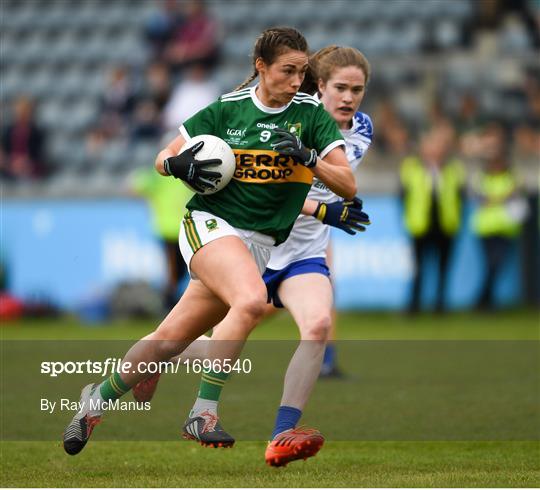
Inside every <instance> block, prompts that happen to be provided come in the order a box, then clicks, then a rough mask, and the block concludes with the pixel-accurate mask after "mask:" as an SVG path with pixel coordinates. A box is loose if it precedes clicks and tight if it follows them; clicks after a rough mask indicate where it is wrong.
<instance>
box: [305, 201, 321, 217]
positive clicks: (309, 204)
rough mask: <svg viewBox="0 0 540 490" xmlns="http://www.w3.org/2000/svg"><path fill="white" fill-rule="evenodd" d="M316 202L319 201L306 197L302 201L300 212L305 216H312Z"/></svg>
mask: <svg viewBox="0 0 540 490" xmlns="http://www.w3.org/2000/svg"><path fill="white" fill-rule="evenodd" d="M318 204H319V201H314V200H313V199H306V200H305V201H304V207H303V208H302V211H301V214H305V215H306V216H313V214H314V213H315V210H316V209H317V205H318Z"/></svg>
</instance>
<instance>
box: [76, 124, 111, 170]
mask: <svg viewBox="0 0 540 490" xmlns="http://www.w3.org/2000/svg"><path fill="white" fill-rule="evenodd" d="M107 141H108V138H107V135H106V134H105V131H104V130H103V129H102V128H101V127H99V126H93V127H91V128H90V129H88V131H87V132H86V134H85V137H84V150H83V151H84V154H83V158H82V160H83V165H82V168H81V170H82V171H83V173H90V172H92V171H94V170H95V169H96V165H97V164H98V162H99V161H100V159H101V158H102V156H103V152H104V151H105V147H106V145H107Z"/></svg>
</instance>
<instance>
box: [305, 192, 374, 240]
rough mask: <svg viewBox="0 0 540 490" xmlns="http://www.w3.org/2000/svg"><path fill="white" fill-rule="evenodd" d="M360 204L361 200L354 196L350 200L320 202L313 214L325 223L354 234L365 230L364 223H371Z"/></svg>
mask: <svg viewBox="0 0 540 490" xmlns="http://www.w3.org/2000/svg"><path fill="white" fill-rule="evenodd" d="M362 205H363V204H362V200H361V199H358V198H356V197H355V198H354V199H353V200H352V201H343V200H340V201H336V202H331V203H324V202H320V203H319V204H318V205H317V209H316V210H315V212H314V213H313V216H314V217H315V218H317V219H318V220H319V221H322V222H323V223H324V224H325V225H329V226H333V227H334V228H339V229H340V230H343V231H344V232H345V233H348V234H349V235H356V232H357V231H366V225H369V224H371V221H369V216H368V215H367V214H366V213H364V212H363V211H362Z"/></svg>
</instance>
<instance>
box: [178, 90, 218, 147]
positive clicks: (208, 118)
mask: <svg viewBox="0 0 540 490" xmlns="http://www.w3.org/2000/svg"><path fill="white" fill-rule="evenodd" d="M220 113H221V102H220V101H219V100H216V101H215V102H212V103H211V104H210V105H209V106H207V107H205V108H204V109H201V110H200V111H199V112H197V114H195V115H194V116H191V117H190V118H189V119H188V120H187V121H185V122H184V124H183V125H182V126H181V127H180V133H181V134H182V136H184V138H186V139H189V138H193V137H194V136H198V135H200V134H214V135H217V131H218V128H219V126H220Z"/></svg>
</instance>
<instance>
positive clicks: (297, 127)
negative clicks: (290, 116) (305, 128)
mask: <svg viewBox="0 0 540 490" xmlns="http://www.w3.org/2000/svg"><path fill="white" fill-rule="evenodd" d="M287 130H288V131H289V133H292V134H294V135H295V136H298V137H299V138H300V137H301V136H302V123H287Z"/></svg>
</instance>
